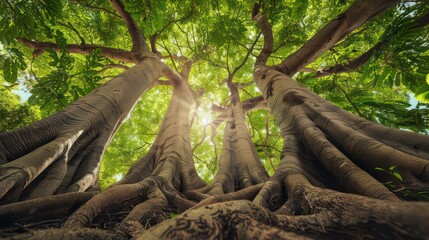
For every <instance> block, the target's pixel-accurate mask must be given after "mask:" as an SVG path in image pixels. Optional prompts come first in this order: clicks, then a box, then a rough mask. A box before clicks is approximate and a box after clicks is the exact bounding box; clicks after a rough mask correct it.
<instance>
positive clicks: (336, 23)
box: [275, 0, 398, 76]
mask: <svg viewBox="0 0 429 240" xmlns="http://www.w3.org/2000/svg"><path fill="white" fill-rule="evenodd" d="M397 2H398V0H379V1H373V0H362V1H356V2H355V3H354V4H353V5H352V6H351V7H350V8H349V9H347V10H346V11H345V12H344V13H342V14H340V15H339V16H338V17H336V18H335V19H333V20H332V21H331V22H330V23H328V24H327V25H326V26H325V27H323V28H322V29H321V30H320V31H319V32H317V33H316V34H315V35H314V36H313V37H312V38H310V40H308V41H307V42H306V43H305V44H304V45H303V46H302V47H301V48H300V49H299V50H297V51H296V52H294V53H292V54H291V55H289V56H288V57H287V58H286V59H285V60H284V61H283V62H282V63H280V64H278V65H276V66H275V67H276V69H277V70H279V71H281V72H283V73H285V74H287V75H289V76H292V75H293V74H295V73H296V72H297V71H299V70H300V69H301V68H303V67H305V66H307V65H308V64H310V63H312V62H313V61H314V60H316V59H317V58H318V57H320V56H321V55H322V54H323V53H324V52H326V51H327V50H328V49H330V48H332V47H333V46H334V45H335V43H337V42H338V41H340V40H341V39H343V38H344V37H346V36H347V35H348V34H349V33H350V32H352V31H353V30H355V29H356V28H358V27H360V26H362V25H363V24H364V23H365V22H366V21H368V20H369V19H371V18H373V17H374V16H377V15H378V14H380V13H381V12H383V11H384V10H386V9H388V8H389V7H392V6H393V5H395V4H396V3H397Z"/></svg>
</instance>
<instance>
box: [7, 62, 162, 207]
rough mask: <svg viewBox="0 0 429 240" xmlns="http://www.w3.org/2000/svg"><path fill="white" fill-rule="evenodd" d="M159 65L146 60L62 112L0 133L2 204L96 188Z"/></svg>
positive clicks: (159, 67) (156, 75)
mask: <svg viewBox="0 0 429 240" xmlns="http://www.w3.org/2000/svg"><path fill="white" fill-rule="evenodd" d="M162 67H163V65H162V64H161V63H160V62H159V60H157V59H155V58H147V59H146V60H145V61H143V62H142V63H140V64H138V65H136V66H134V67H132V68H130V69H128V70H126V71H125V72H124V73H122V74H120V75H119V76H118V77H116V78H114V79H112V80H111V81H109V82H108V83H106V84H104V85H102V86H101V87H99V88H97V89H95V90H94V91H92V92H91V93H90V94H88V95H87V96H85V97H84V98H82V99H80V100H78V101H77V102H75V103H74V104H72V105H70V106H69V107H67V108H66V109H64V110H63V111H61V112H58V113H56V114H54V115H52V116H51V117H48V118H46V119H44V120H41V121H39V122H36V123H34V124H31V125H30V126H28V127H23V128H20V129H17V130H14V131H10V132H5V133H0V163H2V165H1V166H0V199H1V200H0V201H1V202H2V203H9V202H16V201H18V200H25V199H32V198H37V197H43V196H49V195H53V194H58V193H64V192H83V191H86V190H88V189H91V187H93V186H94V187H97V181H98V168H99V164H100V158H101V156H102V154H103V152H104V150H105V147H106V145H107V144H108V143H109V142H110V140H111V138H112V136H113V135H114V133H115V132H116V130H117V129H118V128H119V126H120V125H121V123H122V121H123V120H124V119H125V118H126V116H127V115H128V114H129V113H130V111H131V109H132V108H133V106H134V105H135V103H136V102H137V100H138V99H139V97H140V96H141V95H142V94H143V93H144V92H145V91H146V90H147V89H148V88H149V87H150V86H151V84H152V83H153V82H154V81H155V80H156V79H157V78H158V76H159V75H160V73H161V70H162ZM91 190H92V189H91Z"/></svg>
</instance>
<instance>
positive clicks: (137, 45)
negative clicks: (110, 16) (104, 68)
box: [110, 0, 148, 53]
mask: <svg viewBox="0 0 429 240" xmlns="http://www.w3.org/2000/svg"><path fill="white" fill-rule="evenodd" d="M110 2H111V3H112V5H113V7H114V8H115V9H116V11H118V13H119V15H121V17H122V19H123V20H124V22H125V25H127V29H128V32H129V33H130V36H131V41H132V43H133V47H132V49H131V51H132V52H135V53H138V52H148V49H147V46H146V41H145V39H144V36H143V33H142V32H141V31H140V29H139V27H138V26H137V24H136V22H135V21H134V20H133V18H132V17H131V15H130V14H129V13H128V12H127V11H125V7H124V4H123V3H122V2H121V1H120V0H110Z"/></svg>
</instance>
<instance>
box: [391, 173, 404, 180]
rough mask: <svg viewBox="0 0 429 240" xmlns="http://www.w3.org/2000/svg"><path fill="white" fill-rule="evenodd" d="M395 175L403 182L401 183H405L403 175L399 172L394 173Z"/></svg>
mask: <svg viewBox="0 0 429 240" xmlns="http://www.w3.org/2000/svg"><path fill="white" fill-rule="evenodd" d="M393 175H394V176H395V177H396V178H397V179H399V181H401V182H403V181H404V180H403V179H402V176H401V174H399V173H398V172H394V173H393Z"/></svg>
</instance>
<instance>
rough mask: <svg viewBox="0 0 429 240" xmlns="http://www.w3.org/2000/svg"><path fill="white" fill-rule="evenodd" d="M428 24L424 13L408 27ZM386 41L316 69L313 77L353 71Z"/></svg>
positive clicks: (428, 16) (428, 20)
mask: <svg viewBox="0 0 429 240" xmlns="http://www.w3.org/2000/svg"><path fill="white" fill-rule="evenodd" d="M428 24H429V13H426V14H425V15H423V16H422V17H420V18H418V19H417V20H416V26H415V27H412V28H410V29H415V28H421V27H425V26H427V25H428ZM396 33H397V32H395V33H394V34H392V35H391V36H390V37H388V39H389V38H391V37H392V36H393V35H395V34H396ZM387 43H388V40H386V39H383V40H382V41H380V42H378V43H377V44H376V45H374V46H373V47H372V48H370V49H369V50H368V51H366V52H365V53H363V54H362V55H360V56H359V57H357V58H355V59H352V60H349V61H348V62H347V63H341V64H338V65H335V66H332V67H329V68H325V69H323V70H320V71H317V73H316V75H315V76H314V77H315V78H319V77H324V76H327V75H330V74H333V73H344V72H353V71H355V70H357V69H358V68H359V67H361V66H362V65H364V64H365V63H366V62H368V60H369V59H370V57H371V56H372V55H374V54H375V53H376V52H377V51H379V50H380V49H382V48H383V46H384V45H385V44H387Z"/></svg>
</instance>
